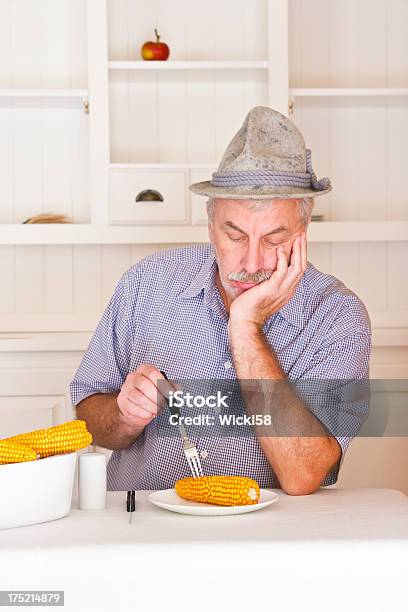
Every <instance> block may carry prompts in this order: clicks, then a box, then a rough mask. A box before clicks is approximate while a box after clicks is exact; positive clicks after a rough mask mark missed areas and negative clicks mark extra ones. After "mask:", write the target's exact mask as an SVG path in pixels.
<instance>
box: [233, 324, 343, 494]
mask: <svg viewBox="0 0 408 612" xmlns="http://www.w3.org/2000/svg"><path fill="white" fill-rule="evenodd" d="M230 323H231V324H230V342H231V348H232V353H233V358H234V364H235V370H236V372H237V378H238V379H239V380H242V381H245V380H260V381H266V382H267V389H266V391H267V395H266V397H267V398H268V397H269V399H270V400H271V404H270V405H269V406H267V413H268V414H271V415H272V424H271V425H270V426H268V434H269V436H262V435H258V433H257V430H256V428H255V433H256V434H257V437H258V441H259V444H260V446H261V448H262V450H263V452H264V454H265V456H266V458H267V460H268V462H269V464H270V465H271V467H272V469H273V470H274V472H275V474H276V476H277V478H278V479H279V483H280V485H281V487H282V489H283V490H284V491H285V492H286V493H289V494H291V495H307V494H309V493H313V492H314V491H315V490H316V489H317V488H318V487H319V486H320V485H321V483H322V481H323V480H324V478H325V477H326V475H327V473H328V472H329V471H330V470H331V469H332V468H333V467H334V466H335V465H336V463H337V462H338V461H339V460H340V458H341V449H340V445H339V443H338V442H337V440H336V439H335V438H333V437H332V436H330V435H329V434H328V432H327V430H326V429H325V427H324V426H323V425H322V423H321V422H320V421H319V420H318V419H317V418H316V417H315V416H314V415H313V414H312V412H311V411H310V410H309V408H308V407H307V406H306V405H305V404H304V403H303V402H302V400H301V399H300V397H299V396H298V394H297V393H296V392H295V391H294V390H293V389H292V387H291V385H290V384H287V383H286V382H285V380H286V375H285V373H284V371H283V370H282V368H281V366H280V364H279V361H278V359H277V357H276V355H275V353H274V352H273V350H272V349H271V347H270V346H269V345H268V343H267V341H266V339H265V337H264V335H263V332H262V330H260V329H259V327H258V326H256V325H254V324H251V323H245V324H242V323H241V324H240V325H238V324H237V325H234V323H233V321H231V322H230ZM273 381H276V384H275V385H274V384H273ZM260 388H262V385H260ZM268 390H270V391H273V393H268ZM242 393H243V397H244V401H245V404H246V408H247V411H248V412H249V413H252V412H255V413H257V412H258V413H259V403H258V402H257V401H256V395H254V394H253V388H252V389H251V390H250V389H248V393H246V391H245V383H244V384H243V385H242ZM252 400H254V401H252ZM264 430H265V429H264Z"/></svg>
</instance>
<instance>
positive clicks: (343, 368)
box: [296, 332, 371, 485]
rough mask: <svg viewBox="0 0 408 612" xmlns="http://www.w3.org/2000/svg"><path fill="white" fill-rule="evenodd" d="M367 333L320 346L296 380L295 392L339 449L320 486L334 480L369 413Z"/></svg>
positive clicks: (368, 339) (369, 334)
mask: <svg viewBox="0 0 408 612" xmlns="http://www.w3.org/2000/svg"><path fill="white" fill-rule="evenodd" d="M370 354H371V333H366V332H356V333H353V334H351V335H348V336H346V337H344V338H342V339H341V340H338V341H336V342H333V343H332V344H330V345H328V346H325V347H324V348H322V349H320V350H319V351H318V352H317V353H316V354H315V355H314V357H313V359H312V361H311V362H310V364H309V367H308V368H307V370H305V372H303V374H302V376H301V378H300V380H298V381H297V382H296V387H297V391H298V392H299V393H300V395H301V396H302V398H303V399H304V400H305V401H306V403H307V404H308V407H309V408H310V410H311V411H312V412H313V414H314V415H315V416H316V417H317V418H318V419H319V420H320V421H321V423H323V425H324V426H325V427H326V429H327V430H328V431H329V432H330V434H331V435H332V436H333V437H335V438H336V440H337V441H338V443H339V445H340V448H341V458H340V461H339V463H338V464H337V466H335V467H334V468H333V470H332V471H331V472H330V473H329V474H328V475H327V476H326V478H325V480H324V481H323V483H322V484H323V485H330V484H334V483H335V482H336V481H337V477H338V472H339V469H340V466H341V464H342V462H343V460H344V456H345V453H346V451H347V448H348V445H349V444H350V442H351V440H352V439H353V438H354V437H355V436H356V435H357V433H358V431H359V430H360V429H361V427H362V425H363V424H364V422H365V420H366V419H367V417H368V413H369V404H370V385H369V380H368V379H369V359H370Z"/></svg>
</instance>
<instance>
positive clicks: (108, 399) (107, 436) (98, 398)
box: [76, 393, 143, 450]
mask: <svg viewBox="0 0 408 612" xmlns="http://www.w3.org/2000/svg"><path fill="white" fill-rule="evenodd" d="M118 395H119V393H96V394H94V395H90V396H89V397H86V398H85V399H83V400H82V401H81V402H79V404H78V405H77V407H76V414H77V417H78V419H83V420H84V421H86V426H87V429H88V431H89V432H90V433H91V434H92V438H93V442H92V443H93V444H97V445H98V446H102V447H103V448H109V449H111V450H121V449H123V448H128V447H129V446H131V445H132V444H133V442H134V441H135V440H136V438H137V437H138V436H139V434H140V433H141V432H142V431H143V427H141V428H135V427H132V426H130V425H129V423H127V422H126V421H125V420H124V417H123V415H122V414H121V412H120V410H119V406H118V402H117V397H118Z"/></svg>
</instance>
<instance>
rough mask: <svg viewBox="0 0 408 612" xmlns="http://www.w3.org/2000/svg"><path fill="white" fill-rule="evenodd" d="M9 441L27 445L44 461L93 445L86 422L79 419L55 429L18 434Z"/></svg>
mask: <svg viewBox="0 0 408 612" xmlns="http://www.w3.org/2000/svg"><path fill="white" fill-rule="evenodd" d="M7 440H8V441H13V442H18V443H19V444H26V445H27V446H29V447H31V448H33V449H34V450H35V451H36V452H37V453H38V455H39V457H40V459H43V458H44V457H50V456H51V455H60V454H62V453H73V452H75V451H77V450H79V449H80V448H85V447H87V446H89V444H91V443H92V436H91V434H90V433H89V431H88V430H87V428H86V423H85V421H82V420H80V419H77V420H75V421H68V422H67V423H62V424H61V425H55V426H54V427H48V428H46V429H36V430H35V431H30V432H27V433H23V434H18V435H17V436H13V437H12V438H7Z"/></svg>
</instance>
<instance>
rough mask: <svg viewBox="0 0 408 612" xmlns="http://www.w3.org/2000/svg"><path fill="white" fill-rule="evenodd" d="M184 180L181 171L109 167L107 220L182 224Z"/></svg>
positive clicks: (185, 209) (185, 179)
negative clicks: (108, 217)
mask: <svg viewBox="0 0 408 612" xmlns="http://www.w3.org/2000/svg"><path fill="white" fill-rule="evenodd" d="M187 181H188V173H187V172H186V171H185V170H172V169H168V170H159V169H157V168H152V169H146V170H145V169H139V168H137V169H135V168H115V169H111V171H110V220H111V222H112V223H120V224H121V223H124V224H126V223H137V224H140V223H147V224H149V223H159V224H166V223H182V224H184V223H186V222H187V220H188V209H187V202H188V199H187ZM153 198H154V199H153Z"/></svg>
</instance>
